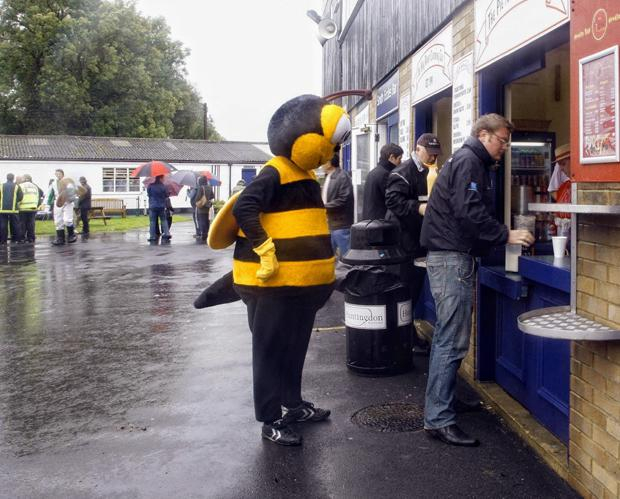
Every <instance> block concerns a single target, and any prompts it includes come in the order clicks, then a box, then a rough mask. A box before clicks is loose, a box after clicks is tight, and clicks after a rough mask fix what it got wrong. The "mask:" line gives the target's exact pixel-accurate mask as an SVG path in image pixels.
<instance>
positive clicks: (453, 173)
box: [420, 137, 508, 256]
mask: <svg viewBox="0 0 620 499" xmlns="http://www.w3.org/2000/svg"><path fill="white" fill-rule="evenodd" d="M493 164H495V160H494V159H493V158H492V157H491V156H490V155H489V153H488V151H487V150H486V148H485V147H484V145H483V144H482V142H480V140H478V139H477V138H476V137H468V138H467V139H466V140H465V143H464V144H463V147H461V148H460V149H459V150H457V151H456V152H455V153H454V155H453V156H452V157H451V158H450V159H449V160H448V161H447V162H446V164H445V165H444V166H443V168H442V169H441V171H440V173H439V175H438V177H437V181H436V182H435V185H434V187H433V192H432V194H431V196H430V199H429V201H428V205H427V207H426V213H425V215H424V221H423V223H422V233H421V238H420V239H421V243H422V245H423V246H425V247H426V248H427V249H428V250H429V251H457V252H461V253H469V254H471V255H473V256H483V255H485V254H487V253H488V252H489V250H490V249H491V248H492V247H493V246H500V245H504V244H506V242H507V241H508V227H506V226H505V225H503V224H500V223H499V222H498V221H497V220H496V219H495V216H494V215H495V213H494V211H495V210H494V207H493V186H492V184H491V178H490V175H489V169H490V167H491V166H492V165H493Z"/></svg>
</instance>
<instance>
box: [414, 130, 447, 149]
mask: <svg viewBox="0 0 620 499" xmlns="http://www.w3.org/2000/svg"><path fill="white" fill-rule="evenodd" d="M416 144H417V145H419V146H422V147H425V148H426V150H427V151H428V153H429V154H440V153H441V144H439V139H438V138H437V136H436V135H433V134H432V133H423V134H422V135H420V137H419V138H418V141H417V142H416Z"/></svg>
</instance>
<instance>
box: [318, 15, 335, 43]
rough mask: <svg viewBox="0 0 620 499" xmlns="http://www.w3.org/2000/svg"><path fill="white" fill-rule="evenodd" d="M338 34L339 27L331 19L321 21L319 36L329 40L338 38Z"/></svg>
mask: <svg viewBox="0 0 620 499" xmlns="http://www.w3.org/2000/svg"><path fill="white" fill-rule="evenodd" d="M337 32H338V26H336V23H335V22H334V21H332V20H331V19H327V18H326V19H321V21H320V22H319V36H321V37H323V38H325V39H326V40H329V39H330V38H333V37H335V36H336V33H337Z"/></svg>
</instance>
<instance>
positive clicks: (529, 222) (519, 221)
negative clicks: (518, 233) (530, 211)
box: [514, 215, 536, 235]
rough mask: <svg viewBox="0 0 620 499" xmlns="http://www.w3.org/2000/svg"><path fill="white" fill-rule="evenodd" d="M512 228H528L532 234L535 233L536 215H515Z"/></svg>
mask: <svg viewBox="0 0 620 499" xmlns="http://www.w3.org/2000/svg"><path fill="white" fill-rule="evenodd" d="M514 228H515V229H517V230H519V229H525V230H529V231H530V232H531V233H532V235H534V234H535V233H536V216H535V215H515V217H514Z"/></svg>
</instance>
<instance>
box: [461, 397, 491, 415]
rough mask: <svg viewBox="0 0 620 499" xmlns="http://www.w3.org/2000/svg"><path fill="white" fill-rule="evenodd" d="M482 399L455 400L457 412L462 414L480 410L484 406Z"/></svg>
mask: <svg viewBox="0 0 620 499" xmlns="http://www.w3.org/2000/svg"><path fill="white" fill-rule="evenodd" d="M483 407H484V406H483V404H482V401H481V400H459V399H456V400H455V401H454V410H455V412H457V413H459V414H462V413H464V412H478V411H481V410H482V408H483Z"/></svg>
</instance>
